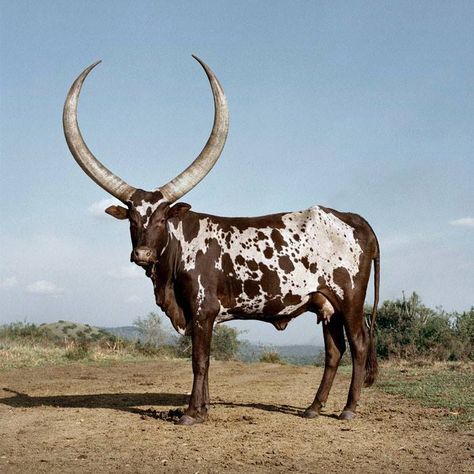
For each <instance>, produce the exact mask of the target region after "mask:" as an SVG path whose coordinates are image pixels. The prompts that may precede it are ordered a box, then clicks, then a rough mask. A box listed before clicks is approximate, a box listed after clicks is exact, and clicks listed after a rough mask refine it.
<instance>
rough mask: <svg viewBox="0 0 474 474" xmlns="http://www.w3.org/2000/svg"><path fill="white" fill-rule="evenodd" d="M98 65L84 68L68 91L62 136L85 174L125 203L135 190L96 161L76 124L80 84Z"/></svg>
mask: <svg viewBox="0 0 474 474" xmlns="http://www.w3.org/2000/svg"><path fill="white" fill-rule="evenodd" d="M99 63H100V61H97V62H96V63H94V64H92V65H91V66H89V67H88V68H86V69H85V70H84V71H83V72H82V74H81V75H80V76H79V77H78V78H77V79H76V80H75V81H74V83H73V85H72V86H71V88H70V89H69V92H68V95H67V97H66V102H65V103H64V110H63V127H64V135H65V137H66V142H67V144H68V147H69V150H70V151H71V153H72V156H73V157H74V159H75V160H76V161H77V163H78V164H79V166H80V167H81V168H82V169H83V170H84V171H85V173H86V174H87V175H89V177H90V178H92V180H93V181H95V182H96V183H97V184H98V185H99V186H101V187H102V188H104V189H105V190H106V191H107V192H108V193H110V194H112V196H115V197H116V198H117V199H119V200H120V201H122V202H126V201H127V200H128V199H129V198H130V196H131V195H132V194H133V193H134V192H135V190H136V188H134V187H132V186H130V185H128V184H127V183H126V182H125V181H123V180H122V179H120V178H119V177H118V176H116V175H115V174H113V173H112V172H111V171H110V170H108V169H107V168H106V167H105V166H104V165H103V164H102V163H101V162H100V161H99V160H97V158H96V157H95V156H94V155H93V154H92V153H91V151H90V150H89V148H87V145H86V144H85V142H84V139H83V138H82V135H81V131H80V130H79V125H78V124H77V103H78V100H79V94H80V93H81V88H82V84H83V83H84V80H85V78H86V77H87V75H88V74H89V73H90V72H91V71H92V69H93V68H94V67H95V66H97V64H99Z"/></svg>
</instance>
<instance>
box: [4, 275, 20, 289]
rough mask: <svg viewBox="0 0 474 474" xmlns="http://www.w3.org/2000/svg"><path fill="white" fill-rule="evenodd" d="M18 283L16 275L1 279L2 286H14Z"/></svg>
mask: <svg viewBox="0 0 474 474" xmlns="http://www.w3.org/2000/svg"><path fill="white" fill-rule="evenodd" d="M16 285H18V280H17V278H16V276H10V277H5V278H2V279H1V280H0V288H5V289H7V288H13V287H14V286H16Z"/></svg>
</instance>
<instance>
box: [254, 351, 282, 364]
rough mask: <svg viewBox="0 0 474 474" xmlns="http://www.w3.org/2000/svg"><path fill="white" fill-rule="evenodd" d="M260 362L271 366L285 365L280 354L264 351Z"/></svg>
mask: <svg viewBox="0 0 474 474" xmlns="http://www.w3.org/2000/svg"><path fill="white" fill-rule="evenodd" d="M260 362H266V363H269V364H283V363H284V362H283V361H282V359H281V357H280V354H279V353H278V352H276V351H264V352H263V353H262V355H261V356H260Z"/></svg>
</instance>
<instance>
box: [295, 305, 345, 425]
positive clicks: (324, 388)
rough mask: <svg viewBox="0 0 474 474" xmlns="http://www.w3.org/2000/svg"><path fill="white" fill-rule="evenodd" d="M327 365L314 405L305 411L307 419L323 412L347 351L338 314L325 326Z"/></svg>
mask: <svg viewBox="0 0 474 474" xmlns="http://www.w3.org/2000/svg"><path fill="white" fill-rule="evenodd" d="M323 335H324V348H325V353H326V355H325V364H324V374H323V378H322V380H321V384H320V385H319V388H318V391H317V392H316V396H315V398H314V401H313V403H312V404H311V405H310V406H309V407H308V408H307V409H306V410H305V412H304V413H303V416H304V417H305V418H315V417H316V416H318V415H319V413H320V412H321V409H322V407H323V406H324V404H325V403H326V400H327V399H328V396H329V391H330V390H331V386H332V383H333V381H334V377H335V375H336V372H337V368H338V367H339V362H340V361H341V357H342V355H343V354H344V351H345V349H346V344H345V342H344V327H343V324H342V318H341V315H340V314H338V313H336V314H334V315H333V316H332V317H331V318H329V321H328V322H327V323H326V321H325V324H324V325H323Z"/></svg>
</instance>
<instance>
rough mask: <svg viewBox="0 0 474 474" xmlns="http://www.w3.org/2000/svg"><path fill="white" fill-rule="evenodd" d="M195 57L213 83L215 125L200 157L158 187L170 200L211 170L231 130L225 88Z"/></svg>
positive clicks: (207, 67)
mask: <svg viewBox="0 0 474 474" xmlns="http://www.w3.org/2000/svg"><path fill="white" fill-rule="evenodd" d="M193 58H194V59H195V60H196V61H198V62H199V64H200V65H201V66H202V67H203V69H204V71H205V72H206V74H207V77H208V79H209V83H210V84H211V89H212V95H213V96H214V125H213V126H212V131H211V134H210V136H209V139H208V140H207V143H206V145H205V146H204V148H203V149H202V151H201V153H200V154H199V155H198V157H197V158H196V159H195V160H194V161H193V162H192V163H191V164H190V165H189V166H188V167H187V168H186V169H185V170H184V171H183V172H182V173H181V174H179V175H178V176H176V178H174V179H172V180H171V181H170V182H169V183H167V184H165V185H164V186H161V187H160V188H158V190H159V191H161V193H162V194H163V196H164V198H165V199H166V200H167V201H169V202H174V201H177V200H178V199H179V198H180V197H181V196H183V195H184V194H186V193H187V192H189V191H190V190H191V189H192V188H194V186H196V184H198V183H199V182H200V181H201V180H202V179H203V178H204V177H205V176H206V175H207V173H209V171H211V169H212V167H213V166H214V165H215V163H216V161H217V160H218V159H219V156H220V154H221V153H222V149H223V148H224V144H225V141H226V138H227V132H228V131H229V111H228V109H227V100H226V98H225V95H224V90H223V89H222V86H221V85H220V83H219V81H218V80H217V78H216V76H215V75H214V73H213V72H212V71H211V69H210V68H209V66H208V65H207V64H205V63H204V62H203V61H201V59H199V58H198V57H197V56H195V55H194V54H193Z"/></svg>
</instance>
